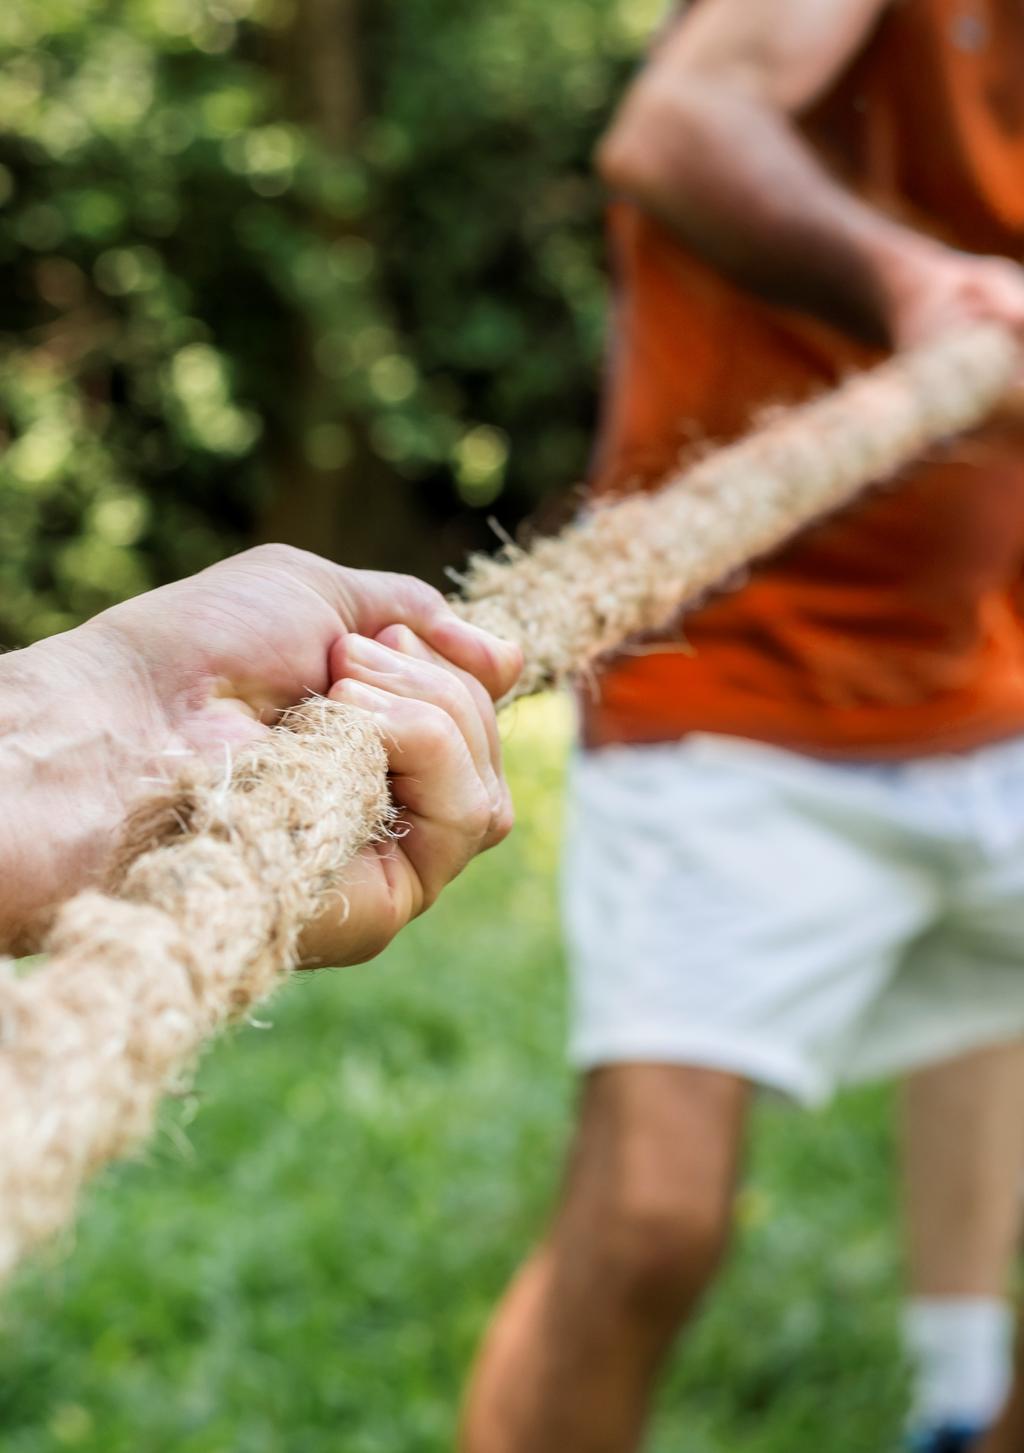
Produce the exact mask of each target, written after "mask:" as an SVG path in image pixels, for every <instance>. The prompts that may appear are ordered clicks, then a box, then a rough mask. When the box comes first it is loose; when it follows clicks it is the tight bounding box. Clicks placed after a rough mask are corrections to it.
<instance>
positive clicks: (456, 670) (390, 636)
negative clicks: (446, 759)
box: [376, 626, 501, 773]
mask: <svg viewBox="0 0 1024 1453" xmlns="http://www.w3.org/2000/svg"><path fill="white" fill-rule="evenodd" d="M376 639H377V640H378V641H379V642H380V644H381V645H382V646H390V647H391V649H392V650H393V651H401V652H402V653H403V654H404V655H406V656H414V657H416V658H418V659H419V660H421V661H432V662H433V663H434V665H436V666H443V667H444V668H445V670H446V671H451V672H452V673H453V675H454V676H456V677H457V679H458V680H459V681H461V682H462V685H463V686H464V687H465V688H466V690H467V691H468V692H469V694H470V696H471V697H472V699H473V701H474V702H475V704H476V708H477V711H478V713H479V716H480V721H481V723H482V725H483V729H484V732H485V734H486V737H487V743H488V749H489V752H490V758H491V765H492V767H493V768H494V770H495V772H496V773H500V771H501V737H500V736H499V735H498V718H497V717H496V716H495V714H494V707H493V705H492V703H491V698H490V694H489V693H488V691H487V689H486V688H485V687H484V686H482V685H481V684H480V682H479V681H478V680H477V678H476V677H475V676H474V675H473V674H472V673H471V672H469V671H463V669H462V667H461V666H456V665H454V664H453V663H452V662H451V661H449V660H447V659H446V658H445V657H444V656H442V655H441V653H440V652H439V651H435V650H434V648H433V647H432V646H428V645H427V643H426V641H423V640H421V639H420V637H419V636H417V635H416V633H415V632H414V631H410V629H409V627H408V626H388V627H386V629H385V630H383V631H381V632H380V634H379V635H378V636H377V638H376Z"/></svg>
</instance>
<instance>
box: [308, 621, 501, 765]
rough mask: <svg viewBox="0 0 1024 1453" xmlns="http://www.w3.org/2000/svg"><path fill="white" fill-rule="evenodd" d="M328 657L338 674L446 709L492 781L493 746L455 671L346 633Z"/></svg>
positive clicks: (473, 703)
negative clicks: (335, 666) (337, 667)
mask: <svg viewBox="0 0 1024 1453" xmlns="http://www.w3.org/2000/svg"><path fill="white" fill-rule="evenodd" d="M403 629H405V628H404V627H403ZM410 634H411V633H410ZM331 660H332V665H334V664H337V665H338V666H339V667H340V673H339V674H340V675H341V677H342V678H345V677H348V678H351V679H353V680H355V681H362V682H365V683H366V685H368V686H376V687H379V688H380V689H381V690H383V691H389V692H391V693H392V694H393V695H395V696H402V697H406V698H409V699H411V700H413V701H422V702H427V703H430V704H431V705H433V706H436V707H439V708H440V709H441V710H442V711H444V712H446V713H447V714H448V716H450V717H451V718H452V720H453V721H454V722H455V724H456V725H457V727H458V728H459V730H460V731H461V732H462V735H463V737H464V738H465V740H466V745H467V747H468V748H469V752H470V755H471V757H472V758H473V762H474V765H475V766H476V769H477V771H478V772H480V773H481V774H486V775H487V777H488V778H490V779H491V780H492V781H493V780H494V779H495V776H496V774H495V771H494V764H493V762H492V760H491V745H490V741H489V739H488V736H487V729H486V727H485V725H484V721H483V717H482V716H481V712H480V708H479V705H478V703H477V701H476V700H475V698H474V697H473V696H472V694H471V693H470V691H469V689H468V687H467V686H466V685H465V684H464V682H463V681H462V679H460V676H459V675H457V674H456V672H455V671H454V670H452V669H450V668H449V667H447V666H446V665H439V664H437V662H435V661H434V660H428V659H424V658H423V657H422V656H420V655H413V654H411V653H409V652H405V651H397V650H394V649H393V648H392V647H390V646H385V645H383V644H381V642H379V641H371V640H368V639H367V638H366V637H365V636H357V635H348V636H345V637H344V638H343V639H342V640H341V641H339V642H338V643H337V645H336V647H335V649H334V651H332V655H331ZM485 700H486V703H487V711H488V712H489V713H490V714H491V715H492V716H493V714H494V708H493V707H492V706H491V701H490V697H488V696H486V693H485ZM495 786H496V784H495Z"/></svg>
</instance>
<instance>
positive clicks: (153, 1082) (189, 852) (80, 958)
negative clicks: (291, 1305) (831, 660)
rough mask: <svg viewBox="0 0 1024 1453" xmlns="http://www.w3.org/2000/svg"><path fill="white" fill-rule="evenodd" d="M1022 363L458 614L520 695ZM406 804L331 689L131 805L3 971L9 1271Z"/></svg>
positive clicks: (908, 388) (854, 481)
mask: <svg viewBox="0 0 1024 1453" xmlns="http://www.w3.org/2000/svg"><path fill="white" fill-rule="evenodd" d="M1020 363H1021V351H1020V347H1019V345H1018V343H1017V342H1016V340H1015V339H1014V338H1013V337H1012V336H1011V335H1010V334H1009V333H1007V332H1005V331H1004V330H1002V329H1000V328H997V327H995V326H993V325H990V324H979V325H977V326H973V327H971V328H967V329H963V330H961V331H960V332H958V333H957V334H956V335H954V336H951V337H949V338H945V339H941V340H939V341H938V342H936V343H933V344H929V345H928V346H926V347H923V348H921V349H918V350H916V351H914V352H911V353H907V354H904V355H902V356H899V357H897V358H895V359H893V360H892V361H890V362H888V363H885V364H883V365H881V366H880V367H879V368H877V369H874V370H873V371H871V372H868V373H865V374H863V375H861V376H859V377H857V378H854V379H852V380H851V381H850V382H849V383H847V384H845V385H844V386H843V387H842V388H840V389H839V390H837V391H836V392H835V393H833V394H830V395H827V396H825V397H823V398H821V399H819V400H817V401H815V402H813V403H810V404H806V405H803V406H801V407H799V408H795V409H793V410H791V411H789V412H788V413H785V414H783V415H781V416H780V417H779V418H777V419H776V420H774V421H773V422H772V423H770V424H769V425H767V427H765V428H763V429H761V430H759V431H757V432H755V433H753V434H752V435H750V436H749V437H748V438H747V439H745V440H743V441H742V442H740V443H738V444H735V445H732V446H731V447H729V448H726V449H722V450H720V451H719V452H717V453H715V454H712V455H709V456H708V457H707V458H705V459H704V460H703V461H701V462H700V463H698V464H696V465H695V466H694V467H693V468H691V469H689V470H687V471H686V472H685V473H682V474H680V475H679V476H678V477H676V478H674V479H672V480H670V481H669V482H668V483H667V484H666V486H665V487H664V488H663V489H662V490H660V491H659V492H658V493H657V494H656V495H655V496H650V495H636V496H632V497H630V498H629V499H627V500H625V501H623V502H621V503H617V504H614V505H609V506H606V507H602V508H599V509H597V510H595V511H594V512H593V513H591V514H589V515H587V516H586V517H584V518H582V519H581V520H579V521H578V522H577V523H575V524H573V525H571V526H570V527H569V528H568V529H567V530H566V531H564V532H563V533H562V534H561V535H560V536H558V537H555V538H552V539H545V540H541V541H539V542H538V543H537V544H535V545H534V546H533V547H532V548H531V549H530V550H528V551H520V550H518V549H515V548H512V547H510V548H507V549H505V550H504V551H502V552H501V553H500V554H499V555H498V556H497V557H495V558H493V559H486V558H482V559H477V560H475V561H474V562H473V563H472V564H471V567H470V569H469V571H468V574H467V575H466V577H465V580H464V582H463V589H462V601H461V604H460V606H459V609H460V612H461V613H462V614H463V615H464V616H465V617H466V618H467V619H469V620H470V621H472V622H473V623H474V624H476V625H479V626H481V627H483V628H485V629H486V630H489V631H491V632H493V633H494V634H495V635H499V636H503V637H505V638H507V639H509V640H512V641H515V642H516V643H517V644H519V645H520V646H521V648H522V650H523V653H524V656H525V668H524V671H523V674H522V677H521V679H520V681H519V684H518V685H517V687H516V688H515V691H514V693H513V694H514V695H516V696H520V695H527V694H532V693H534V692H538V691H542V690H544V689H545V688H547V687H549V686H552V685H555V684H557V683H559V682H561V681H564V680H566V679H568V678H570V677H572V676H573V675H575V674H577V673H579V672H581V671H583V670H585V669H586V668H587V667H588V666H589V665H590V663H592V662H593V661H594V660H596V659H597V658H598V657H600V656H601V655H602V654H603V653H605V652H607V651H609V650H611V649H613V648H615V647H617V646H619V645H621V643H622V642H623V641H625V640H627V639H628V638H629V637H631V636H634V635H637V634H640V633H644V632H648V631H652V630H655V629H657V628H659V627H661V626H663V625H665V624H666V623H667V622H668V621H669V620H671V618H672V617H674V616H675V615H676V614H677V613H678V612H679V610H680V609H681V608H682V607H684V606H685V605H687V604H692V603H693V602H694V601H696V600H699V599H700V598H701V597H702V596H703V595H704V594H705V593H706V592H707V591H709V590H710V589H712V588H713V587H714V586H715V585H718V584H721V583H722V582H724V581H728V579H729V577H730V576H732V575H733V574H734V572H736V571H737V570H738V569H739V568H740V567H742V566H743V565H744V564H746V563H747V562H748V561H750V560H751V559H754V558H757V557H758V556H761V555H764V554H765V553H767V552H768V551H770V550H772V549H774V548H776V547H777V546H778V545H780V544H781V543H782V542H783V541H785V540H786V539H787V538H789V537H790V536H791V535H793V534H794V533H795V532H796V531H798V530H799V529H801V528H802V527H803V526H805V525H807V524H809V523H810V522H811V521H813V520H814V519H816V518H818V517H819V516H821V515H823V514H825V513H827V512H829V511H831V510H834V509H837V508H839V507H841V506H842V505H844V504H845V503H847V502H848V501H849V500H851V499H852V498H853V497H854V496H855V495H856V494H857V492H858V491H859V490H861V489H862V488H863V487H865V486H866V485H868V484H870V483H872V482H873V481H877V480H880V479H885V478H886V477H888V476H891V475H892V474H894V473H895V472H896V471H898V470H899V469H900V468H902V467H903V466H905V465H906V464H908V463H910V462H911V461H912V460H913V459H914V458H915V457H916V456H918V455H919V454H920V453H921V452H922V451H924V450H926V449H928V448H929V447H931V446H933V445H934V444H936V443H937V442H939V441H941V440H943V439H945V438H947V437H948V436H950V435H953V434H956V433H958V432H961V431H963V430H965V429H969V428H971V427H973V426H974V425H976V424H978V423H980V422H981V421H982V420H983V419H984V418H985V416H986V415H987V414H988V413H989V412H990V411H991V409H992V408H993V407H994V406H995V405H996V404H997V403H998V402H999V401H1000V400H1001V398H1002V397H1003V396H1004V394H1005V393H1006V391H1007V389H1008V387H1009V386H1010V384H1011V383H1012V382H1013V380H1014V378H1015V375H1016V373H1017V371H1018V369H1019V367H1020ZM391 818H392V805H391V799H390V795H389V792H388V783H387V771H386V758H385V753H384V749H383V746H382V743H381V740H380V737H379V734H378V732H377V729H376V728H375V727H374V726H372V725H371V724H370V722H369V721H368V719H367V718H366V717H365V716H364V715H363V714H361V713H360V712H358V711H355V710H353V709H352V708H349V707H344V706H341V705H338V704H336V703H333V702H330V701H325V700H322V699H319V698H317V699H315V700H311V701H309V702H307V703H305V704H304V705H303V706H301V707H299V708H298V709H297V710H295V711H294V712H292V713H290V714H289V717H288V719H287V721H286V722H285V723H284V724H283V725H282V726H281V727H279V728H277V729H275V730H274V731H273V732H272V733H271V734H270V736H269V737H268V738H267V739H265V740H264V741H261V742H259V743H257V744H256V745H254V746H252V747H246V748H245V749H244V750H242V751H240V752H239V753H238V755H237V757H236V759H235V761H234V762H233V763H232V765H231V770H230V772H229V773H227V774H225V773H224V771H223V770H222V769H221V770H218V769H217V768H216V767H211V766H209V765H208V764H206V763H204V762H202V761H200V760H198V759H197V760H195V761H192V762H190V763H189V765H188V767H187V769H186V771H185V773H184V774H183V775H182V776H180V777H179V778H178V779H177V780H176V781H175V782H174V784H173V785H172V786H170V787H169V788H167V789H166V790H162V791H161V792H160V794H159V795H158V796H156V797H154V798H152V799H150V800H148V801H147V802H146V803H145V804H144V806H143V807H142V809H141V810H140V811H139V812H137V813H136V814H135V816H134V818H133V820H132V823H131V824H130V829H129V832H128V835H127V839H126V849H125V852H124V853H123V854H122V857H121V862H122V864H123V866H122V867H121V868H120V869H119V871H118V876H117V879H116V881H115V883H114V885H113V886H112V887H111V889H110V890H109V891H108V892H105V893H100V892H96V891H89V892H83V893H80V894H78V895H77V896H76V897H75V898H73V899H71V900H70V901H69V902H68V903H67V904H66V905H65V906H64V908H63V909H62V910H61V912H60V914H59V916H58V918H57V921H56V924H55V927H54V929H53V931H52V933H51V935H50V938H49V941H48V944H47V949H48V952H49V954H50V958H49V961H48V962H47V963H46V964H45V965H44V966H42V967H41V968H39V969H37V970H36V971H35V972H34V973H30V974H29V975H27V976H26V977H23V978H16V977H15V976H14V974H13V971H12V970H11V969H10V968H8V971H7V973H6V974H5V976H4V977H3V979H2V981H0V1117H2V1124H3V1129H4V1135H3V1147H2V1152H0V1276H2V1275H6V1274H7V1273H9V1272H10V1270H11V1269H12V1268H13V1267H14V1266H15V1265H16V1264H17V1262H18V1261H19V1260H20V1259H21V1257H22V1256H23V1255H24V1254H25V1253H26V1252H27V1251H28V1250H29V1249H30V1248H31V1247H32V1246H33V1245H35V1244H37V1243H39V1242H41V1241H43V1240H45V1239H46V1238H48V1237H50V1236H51V1235H53V1234H54V1233H55V1232H56V1231H58V1230H59V1229H60V1228H61V1227H63V1226H65V1225H66V1224H67V1223H68V1222H69V1221H70V1220H71V1219H72V1217H73V1215H74V1210H75V1206H76V1203H77V1200H78V1196H79V1193H80V1191H81V1189H82V1187H83V1185H84V1184H85V1182H86V1181H87V1180H88V1179H89V1178H90V1177H91V1176H92V1175H94V1174H95V1173H96V1172H97V1171H98V1170H99V1169H101V1168H102V1167H103V1166H104V1165H106V1164H107V1163H108V1162H110V1161H112V1160H114V1159H116V1158H117V1157H119V1156H121V1155H123V1154H125V1153H127V1152H129V1151H131V1150H132V1149H133V1148H135V1147H136V1146H137V1145H138V1144H139V1143H140V1142H141V1141H142V1140H144V1139H145V1137H146V1136H147V1134H148V1133H149V1132H150V1130H151V1129H152V1125H153V1119H154V1115H155V1113H156V1109H157V1106H158V1104H159V1101H160V1098H161V1096H162V1095H163V1094H164V1093H165V1092H166V1091H167V1090H168V1089H170V1088H172V1087H173V1086H174V1085H175V1084H176V1083H178V1082H179V1081H180V1079H181V1077H182V1076H183V1075H184V1074H186V1073H187V1072H188V1070H189V1069H190V1067H191V1066H192V1064H193V1063H194V1060H195V1057H196V1055H197V1054H198V1052H199V1050H200V1049H201V1048H202V1046H203V1044H204V1043H205V1042H206V1040H207V1039H209V1038H210V1037H211V1036H212V1035H214V1034H215V1033H216V1032H217V1031H218V1030H220V1029H221V1028H222V1027H224V1026H225V1025H226V1024H228V1023H230V1022H231V1021H233V1020H235V1019H237V1018H239V1017H241V1016H244V1015H245V1013H246V1012H247V1011H249V1010H250V1009H251V1008H252V1007H253V1006H254V1005H255V1004H256V1003H258V1002H259V1001H260V1000H261V999H263V998H264V997H265V996H266V995H267V994H269V993H270V992H271V991H272V990H273V989H274V988H275V987H276V985H277V984H278V983H279V982H280V981H281V980H282V979H283V978H285V977H286V976H287V975H288V974H289V973H290V972H291V970H292V969H293V968H294V967H295V966H296V963H297V959H298V950H297V944H298V940H299V936H300V933H301V931H302V929H303V928H304V927H305V926H306V925H307V924H308V923H310V922H311V921H312V920H313V919H315V918H316V917H317V916H318V914H319V913H320V912H321V911H322V909H323V907H324V905H325V903H326V902H327V901H328V900H329V898H330V896H331V894H332V892H334V891H335V888H336V884H337V882H338V878H339V875H340V874H341V872H342V870H343V869H344V867H345V864H346V863H347V862H348V861H349V859H350V858H351V857H352V856H353V855H354V854H355V853H356V852H357V851H358V850H359V849H360V848H361V847H363V846H364V845H365V844H366V843H367V842H370V841H372V840H374V839H379V838H380V837H381V836H383V835H385V834H386V833H387V832H388V828H389V823H390V821H391Z"/></svg>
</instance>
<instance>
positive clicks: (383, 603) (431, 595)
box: [328, 565, 523, 701]
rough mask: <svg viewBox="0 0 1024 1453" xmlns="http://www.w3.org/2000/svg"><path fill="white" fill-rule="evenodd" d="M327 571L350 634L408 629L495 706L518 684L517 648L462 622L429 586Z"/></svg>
mask: <svg viewBox="0 0 1024 1453" xmlns="http://www.w3.org/2000/svg"><path fill="white" fill-rule="evenodd" d="M328 571H329V577H328V578H329V581H330V588H331V590H332V592H333V597H334V600H335V603H336V605H337V608H338V610H339V613H340V614H341V616H342V618H343V620H345V621H346V623H347V626H348V628H349V629H350V630H355V631H358V632H359V633H360V635H364V636H376V635H377V634H378V632H380V631H382V630H383V629H384V628H385V626H389V625H396V624H397V625H405V626H408V627H409V628H410V629H411V630H413V631H415V632H416V634H417V635H418V636H421V637H422V638H423V639H424V640H425V641H427V642H429V644H430V645H431V646H433V647H434V648H435V650H437V651H439V652H440V653H441V655H442V656H444V657H446V659H447V660H449V661H452V662H453V663H454V664H455V665H457V666H461V667H462V669H463V670H465V671H468V672H470V673H471V675H473V676H475V677H476V678H477V680H478V681H480V682H482V683H483V685H484V686H485V687H486V688H487V691H488V692H489V694H490V696H491V697H492V698H493V699H494V700H495V701H497V700H498V698H499V697H501V696H504V695H505V694H506V692H508V691H511V689H512V687H513V686H514V685H515V683H516V681H517V680H518V677H519V673H520V672H521V670H522V664H523V658H522V652H521V651H520V649H519V647H518V646H516V645H514V644H512V643H511V642H509V641H503V640H500V639H499V637H497V636H492V635H491V634H490V632H489V631H482V630H479V629H478V628H477V627H476V626H471V625H470V624H469V622H468V621H464V620H461V619H460V617H459V616H457V615H456V614H455V612H454V610H452V607H451V606H450V605H449V603H448V601H447V600H445V598H444V596H443V595H442V594H441V592H440V591H438V590H435V589H434V588H433V586H430V585H427V584H425V583H424V582H423V581H422V580H416V579H415V578H414V577H413V576H411V575H390V574H386V573H383V572H378V571H373V570H347V569H345V568H344V567H343V566H340V565H329V566H328Z"/></svg>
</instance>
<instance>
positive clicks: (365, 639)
mask: <svg viewBox="0 0 1024 1453" xmlns="http://www.w3.org/2000/svg"><path fill="white" fill-rule="evenodd" d="M386 650H387V647H386V646H380V645H378V644H377V642H376V641H373V640H371V639H370V637H369V636H359V635H356V634H355V632H353V633H352V634H351V635H350V636H346V637H345V655H346V656H347V657H348V659H349V660H350V661H357V662H359V664H360V665H363V666H371V665H374V664H379V663H380V662H381V661H383V660H385V659H386V657H385V654H384V653H385V651H386Z"/></svg>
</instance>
